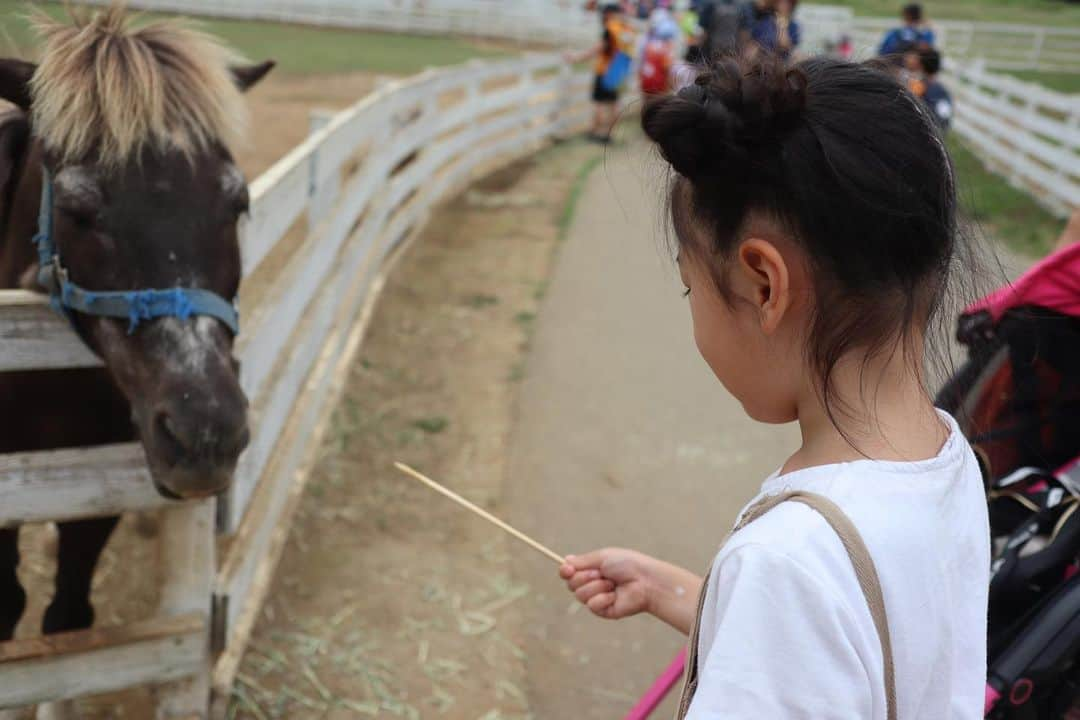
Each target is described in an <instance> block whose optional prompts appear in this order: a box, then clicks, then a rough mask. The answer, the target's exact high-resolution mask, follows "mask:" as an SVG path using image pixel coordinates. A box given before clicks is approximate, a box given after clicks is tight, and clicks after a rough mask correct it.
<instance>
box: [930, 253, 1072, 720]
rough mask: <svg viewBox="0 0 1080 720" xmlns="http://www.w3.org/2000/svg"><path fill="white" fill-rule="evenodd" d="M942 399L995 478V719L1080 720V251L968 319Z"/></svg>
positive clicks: (990, 690) (1044, 266)
mask: <svg viewBox="0 0 1080 720" xmlns="http://www.w3.org/2000/svg"><path fill="white" fill-rule="evenodd" d="M958 338H959V340H960V342H962V343H963V344H964V345H966V346H967V349H968V360H967V362H966V363H965V364H964V365H963V366H962V367H961V368H960V369H959V371H958V372H957V373H956V374H955V375H954V376H953V377H952V378H951V379H950V380H949V382H947V383H946V385H945V387H943V388H942V390H941V392H940V393H939V394H938V398H937V403H938V405H939V406H941V407H942V408H944V409H946V410H948V411H950V412H952V413H953V415H955V416H956V418H957V420H958V421H959V422H960V425H961V427H963V428H964V431H965V433H966V434H967V436H968V439H969V440H970V441H971V443H972V445H973V446H974V448H975V449H976V451H977V452H978V453H979V454H980V456H981V459H982V460H983V461H984V463H985V468H986V470H987V502H988V503H989V509H990V531H991V536H992V540H993V543H994V544H993V548H994V559H993V564H992V566H991V582H990V616H989V633H988V638H987V640H988V654H989V672H988V678H987V686H986V707H985V714H986V717H987V718H994V719H996V720H1006V719H1008V720H1036V719H1039V720H1041V719H1043V718H1047V719H1049V718H1062V717H1070V718H1071V717H1074V715H1073V713H1075V712H1076V711H1075V710H1074V709H1073V708H1074V706H1076V704H1077V699H1078V698H1080V663H1078V662H1077V661H1078V660H1080V572H1078V571H1080V513H1078V512H1076V511H1077V508H1078V507H1080V458H1078V456H1080V243H1074V244H1072V245H1071V246H1068V247H1065V248H1064V249H1061V250H1059V251H1058V252H1055V253H1054V254H1052V255H1050V256H1049V257H1047V258H1046V259H1045V260H1043V261H1042V262H1040V263H1038V264H1036V265H1035V266H1034V267H1032V268H1031V269H1030V270H1029V271H1028V272H1026V273H1025V274H1024V275H1023V276H1022V277H1021V278H1020V279H1019V280H1017V281H1016V282H1015V283H1013V284H1012V285H1008V286H1006V287H1004V288H1002V289H1000V290H998V291H996V292H994V293H992V294H991V295H989V296H988V297H986V298H985V299H983V300H981V301H979V302H978V303H975V304H974V305H973V306H971V307H970V308H968V309H967V310H966V311H965V312H964V314H963V315H961V317H960V321H959V328H958Z"/></svg>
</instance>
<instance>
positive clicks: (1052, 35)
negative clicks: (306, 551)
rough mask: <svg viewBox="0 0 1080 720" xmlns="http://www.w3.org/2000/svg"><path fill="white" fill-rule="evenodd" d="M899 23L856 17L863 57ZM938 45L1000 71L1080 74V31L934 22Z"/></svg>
mask: <svg viewBox="0 0 1080 720" xmlns="http://www.w3.org/2000/svg"><path fill="white" fill-rule="evenodd" d="M897 24H898V21H897V20H895V19H891V18H869V17H854V16H853V17H852V18H851V21H850V25H849V26H848V27H849V28H850V30H849V32H850V34H851V36H852V40H853V41H854V43H855V48H856V50H857V51H859V52H860V53H863V54H865V53H867V52H873V51H876V50H877V48H878V46H879V45H880V44H881V39H882V36H883V35H884V34H885V32H886V31H888V30H889V29H891V28H894V27H896V26H897ZM931 27H932V28H933V29H934V32H935V33H936V35H937V38H936V43H937V44H938V45H939V46H940V47H942V48H943V49H944V50H945V53H946V54H947V55H948V56H949V57H952V58H957V59H968V60H972V59H975V58H980V59H982V60H983V61H984V62H985V63H986V65H987V67H990V68H993V69H997V70H1049V71H1058V72H1080V29H1077V28H1056V27H1045V26H1042V25H1008V24H1004V23H984V22H963V21H960V20H934V21H932V23H931Z"/></svg>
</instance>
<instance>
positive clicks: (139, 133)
mask: <svg viewBox="0 0 1080 720" xmlns="http://www.w3.org/2000/svg"><path fill="white" fill-rule="evenodd" d="M36 26H37V30H38V33H39V36H40V37H41V39H42V40H43V45H44V47H43V50H42V53H41V60H40V62H39V63H38V64H37V65H34V64H31V63H25V62H19V61H15V60H0V98H4V99H7V100H9V101H11V102H14V103H15V104H16V105H18V106H20V107H21V108H22V109H23V110H24V111H25V112H26V113H27V115H28V117H29V124H30V130H31V137H32V138H33V140H32V142H31V143H30V145H29V146H28V149H27V150H26V151H25V153H24V157H23V161H22V162H23V165H24V172H23V173H22V180H21V182H22V183H23V184H25V185H27V186H29V185H31V184H32V185H34V186H35V187H34V188H32V187H24V188H14V191H15V193H19V192H20V191H25V193H31V192H37V190H36V187H40V183H41V179H40V178H41V175H42V174H43V173H42V172H40V171H39V168H41V169H44V170H47V171H48V174H49V176H51V178H52V187H53V202H52V230H53V232H52V237H53V242H54V245H55V249H56V252H57V254H58V256H59V257H60V259H61V261H62V263H63V266H64V268H65V269H66V271H67V273H68V277H69V278H70V281H71V282H73V283H75V284H77V285H79V286H81V287H83V288H86V289H89V290H91V291H99V292H100V291H130V290H138V289H148V288H153V289H170V288H198V289H202V290H209V291H211V292H213V293H215V294H217V295H218V296H220V297H222V298H227V299H231V298H234V297H235V296H236V293H237V288H238V285H239V282H240V249H239V242H238V237H237V221H238V220H239V218H240V217H241V216H242V215H243V214H244V213H245V212H246V211H247V209H248V193H247V184H246V182H245V180H244V177H243V176H242V175H241V173H240V171H239V170H238V168H237V167H236V165H235V163H234V162H233V158H232V156H231V155H230V152H229V147H230V145H231V144H232V143H233V142H234V141H235V140H236V139H238V138H239V137H240V135H241V134H242V132H243V129H244V118H245V110H244V104H243V102H242V98H241V92H242V91H243V90H246V89H247V88H248V87H250V86H251V85H253V84H254V83H255V82H257V81H258V80H259V79H261V78H262V76H263V75H265V74H266V72H267V71H268V70H269V69H270V68H271V67H272V63H264V64H262V65H257V66H251V67H240V66H238V65H237V64H236V61H235V58H233V57H232V56H231V55H230V54H229V53H228V52H227V51H226V50H225V49H224V48H223V47H222V46H221V45H220V44H218V43H217V42H216V41H214V40H213V39H211V38H209V37H207V36H206V35H203V34H202V33H200V32H198V31H196V30H193V29H191V28H189V27H188V26H186V25H184V24H182V23H178V22H155V23H151V24H145V25H142V26H139V27H136V26H135V25H133V24H132V22H131V20H130V19H129V18H128V17H126V16H125V14H124V12H123V11H122V10H121V9H120V8H118V7H112V8H110V9H107V10H101V11H97V12H94V13H92V14H86V15H83V16H78V17H72V18H71V20H70V21H65V22H59V21H55V20H51V19H49V18H47V17H44V16H42V17H40V18H38V19H36ZM0 174H2V173H0ZM0 180H2V178H0ZM9 189H11V188H9ZM16 197H18V194H16ZM0 204H2V203H0ZM26 242H28V243H29V242H30V239H29V238H26ZM28 277H33V275H32V274H29V273H28ZM73 317H74V323H75V326H76V329H77V331H78V332H79V334H80V335H81V336H82V338H83V339H84V341H85V342H86V343H87V344H88V345H90V347H91V348H92V349H93V350H94V351H95V352H97V353H98V354H99V355H100V356H101V357H102V359H103V360H104V361H105V364H106V366H107V368H108V369H109V371H110V373H111V374H112V376H113V378H114V380H115V381H116V383H117V385H118V386H119V387H120V389H121V390H122V391H123V393H124V394H125V395H126V396H127V398H128V400H129V401H130V404H131V408H132V414H133V419H134V422H135V425H136V428H137V430H138V432H139V435H140V437H141V440H142V443H143V446H144V448H145V450H146V457H147V460H148V462H149V465H150V469H151V472H152V475H153V478H154V482H155V485H156V486H157V488H158V489H159V491H161V492H162V493H163V494H166V495H169V496H175V497H198V496H203V495H209V494H212V493H216V492H218V491H220V490H222V489H224V488H225V487H226V486H227V485H228V484H229V482H230V480H231V478H232V474H233V470H234V469H235V466H236V461H237V458H238V456H239V454H240V452H241V451H242V450H243V449H244V447H245V446H246V445H247V442H248V437H249V434H248V425H247V417H246V415H247V400H246V398H245V397H244V394H243V391H242V390H241V388H240V384H239V381H238V370H239V369H238V366H237V363H236V361H235V359H234V358H233V352H232V346H233V337H232V333H231V332H230V330H229V328H228V327H227V326H226V325H225V324H224V323H223V322H222V321H220V320H218V319H216V318H214V317H209V316H193V317H189V318H186V319H181V318H179V317H161V318H156V319H153V320H150V321H146V322H142V323H140V324H139V325H138V326H137V328H136V329H135V330H134V331H133V332H129V330H130V328H129V324H128V322H126V321H124V320H120V319H113V318H105V317H99V316H94V315H86V314H81V313H75V314H74V316H73Z"/></svg>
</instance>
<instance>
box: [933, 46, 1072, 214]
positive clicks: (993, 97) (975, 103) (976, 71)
mask: <svg viewBox="0 0 1080 720" xmlns="http://www.w3.org/2000/svg"><path fill="white" fill-rule="evenodd" d="M945 79H946V82H947V84H948V87H949V89H950V90H951V91H952V93H953V95H954V99H955V107H956V116H955V118H954V127H955V130H956V132H957V133H958V134H959V135H960V137H961V138H962V139H963V140H964V141H965V142H967V143H968V144H970V145H971V146H972V147H973V149H974V150H975V151H976V155H978V156H979V158H980V159H981V160H982V161H983V164H985V165H986V166H987V167H988V168H989V169H991V170H993V171H994V172H997V173H998V174H1000V175H1003V176H1004V177H1006V178H1007V179H1008V180H1009V182H1010V183H1012V184H1013V185H1014V186H1016V187H1018V188H1021V189H1023V190H1025V191H1027V192H1028V193H1029V194H1030V195H1031V196H1032V197H1033V198H1035V199H1036V200H1037V201H1038V202H1039V203H1041V204H1042V205H1043V206H1044V207H1046V208H1047V209H1048V210H1050V211H1051V212H1053V213H1054V214H1056V215H1059V216H1061V217H1065V216H1067V215H1068V214H1069V213H1070V212H1071V211H1073V210H1075V209H1077V208H1080V95H1068V94H1065V93H1058V92H1054V91H1052V90H1047V89H1046V88H1044V87H1042V86H1040V85H1034V84H1031V83H1025V82H1021V81H1020V80H1017V79H1016V78H1014V77H1011V76H1009V75H999V74H995V73H989V72H986V71H985V70H984V69H983V67H982V66H981V65H980V64H978V63H972V64H963V63H949V64H948V72H947V73H946V76H945Z"/></svg>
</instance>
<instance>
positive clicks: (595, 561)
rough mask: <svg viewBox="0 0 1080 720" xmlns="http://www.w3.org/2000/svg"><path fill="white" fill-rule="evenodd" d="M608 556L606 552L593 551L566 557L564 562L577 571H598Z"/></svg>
mask: <svg viewBox="0 0 1080 720" xmlns="http://www.w3.org/2000/svg"><path fill="white" fill-rule="evenodd" d="M607 556H608V550H607V549H606V548H605V549H603V550H593V551H592V552H589V553H585V554H584V555H567V556H566V562H567V564H568V565H573V566H574V567H575V568H576V569H578V570H589V569H599V568H600V565H602V564H603V562H604V560H605V559H606V558H607Z"/></svg>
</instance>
